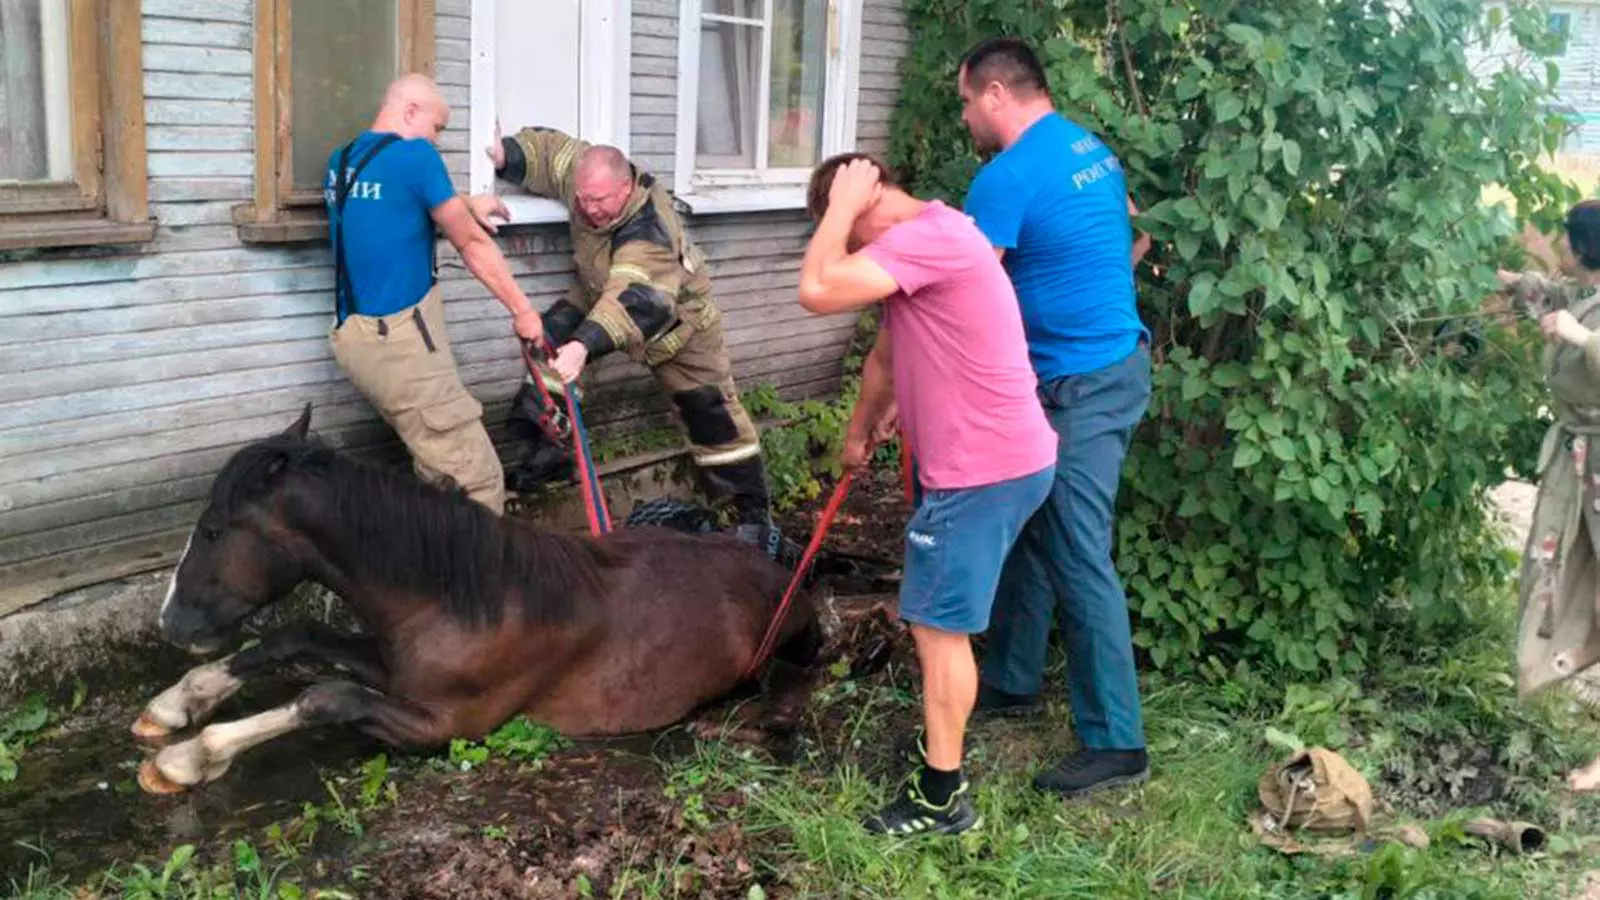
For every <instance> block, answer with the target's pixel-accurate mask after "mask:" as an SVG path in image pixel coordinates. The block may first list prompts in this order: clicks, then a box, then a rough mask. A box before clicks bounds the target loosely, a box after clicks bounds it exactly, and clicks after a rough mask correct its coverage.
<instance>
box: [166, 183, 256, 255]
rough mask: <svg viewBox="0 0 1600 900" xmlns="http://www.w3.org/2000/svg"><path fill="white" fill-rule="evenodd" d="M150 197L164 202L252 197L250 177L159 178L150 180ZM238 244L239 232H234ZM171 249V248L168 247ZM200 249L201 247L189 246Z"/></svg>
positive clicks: (241, 199) (236, 200) (239, 199)
mask: <svg viewBox="0 0 1600 900" xmlns="http://www.w3.org/2000/svg"><path fill="white" fill-rule="evenodd" d="M150 199H151V200H158V201H164V202H183V201H195V200H233V201H235V202H238V201H243V200H249V199H250V179H248V178H184V179H177V178H157V179H154V180H152V181H151V182H150ZM234 237H235V240H234V241H233V243H232V244H226V245H222V246H234V245H237V244H238V240H237V237H238V232H237V231H235V232H234ZM167 249H168V250H170V249H171V248H167ZM188 249H199V248H194V247H191V248H188Z"/></svg>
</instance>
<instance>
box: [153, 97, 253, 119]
mask: <svg viewBox="0 0 1600 900" xmlns="http://www.w3.org/2000/svg"><path fill="white" fill-rule="evenodd" d="M144 116H145V121H146V122H148V123H149V124H151V125H249V124H251V122H250V104H249V103H248V102H244V101H237V100H146V101H145V104H144Z"/></svg>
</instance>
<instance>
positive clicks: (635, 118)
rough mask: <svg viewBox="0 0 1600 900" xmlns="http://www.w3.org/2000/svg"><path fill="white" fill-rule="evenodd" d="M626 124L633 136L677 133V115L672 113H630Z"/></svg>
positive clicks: (671, 134)
mask: <svg viewBox="0 0 1600 900" xmlns="http://www.w3.org/2000/svg"><path fill="white" fill-rule="evenodd" d="M628 124H629V126H630V127H631V129H632V131H633V134H634V136H635V137H638V136H639V135H645V134H663V135H667V136H669V137H671V136H673V135H676V134H677V133H678V116H677V114H676V113H674V114H672V115H640V114H639V113H631V114H629V116H628Z"/></svg>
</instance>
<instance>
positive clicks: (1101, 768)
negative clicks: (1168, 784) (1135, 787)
mask: <svg viewBox="0 0 1600 900" xmlns="http://www.w3.org/2000/svg"><path fill="white" fill-rule="evenodd" d="M1149 777H1150V758H1149V756H1148V754H1146V753H1145V751H1143V750H1080V751H1079V752H1077V753H1075V754H1073V755H1071V756H1069V757H1067V758H1066V759H1064V760H1062V761H1061V762H1060V764H1058V765H1057V766H1056V767H1055V768H1053V769H1048V770H1046V771H1043V772H1040V773H1039V774H1038V775H1036V776H1034V779H1033V786H1034V787H1036V788H1038V789H1039V790H1041V791H1050V792H1051V793H1056V794H1060V795H1062V796H1064V797H1082V796H1084V795H1086V794H1092V793H1095V792H1096V791H1102V790H1105V789H1107V788H1114V787H1121V786H1123V785H1129V784H1138V783H1140V782H1142V781H1144V780H1145V779H1146V778H1149Z"/></svg>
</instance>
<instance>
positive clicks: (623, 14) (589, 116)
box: [467, 0, 633, 225]
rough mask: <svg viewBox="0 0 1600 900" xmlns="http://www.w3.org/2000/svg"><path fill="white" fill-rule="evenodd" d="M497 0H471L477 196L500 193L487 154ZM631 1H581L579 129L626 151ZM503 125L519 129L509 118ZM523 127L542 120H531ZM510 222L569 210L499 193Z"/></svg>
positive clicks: (472, 180)
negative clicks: (485, 151) (485, 149)
mask: <svg viewBox="0 0 1600 900" xmlns="http://www.w3.org/2000/svg"><path fill="white" fill-rule="evenodd" d="M498 2H499V0H472V68H471V73H470V77H471V79H472V88H471V104H472V106H471V110H470V115H469V120H470V124H469V131H470V133H471V141H472V152H471V154H470V158H471V162H469V163H468V168H467V182H468V186H469V189H470V190H471V191H472V193H474V194H483V193H492V192H496V189H497V184H496V182H497V179H496V178H495V175H494V164H493V163H491V162H490V161H489V158H488V156H486V155H485V154H484V152H483V149H484V148H485V147H488V146H489V144H491V143H492V142H493V141H494V124H495V122H494V119H495V102H494V98H495V96H496V86H497V85H496V82H497V73H498V69H497V68H496V64H495V38H496V35H497V32H496V24H495V19H496V15H495V8H496V5H497V3H498ZM519 2H532V0H519ZM630 7H631V0H583V3H582V6H581V11H580V13H579V17H580V18H579V21H580V26H579V27H580V31H581V33H582V35H583V37H582V40H583V46H582V48H581V51H580V55H579V59H580V63H579V66H580V71H579V77H578V92H579V93H578V122H579V127H578V132H579V133H578V134H577V135H575V137H579V138H581V139H583V140H586V141H589V142H590V143H594V144H610V145H612V146H614V147H616V148H617V149H619V150H621V151H622V152H623V153H627V152H628V133H629V127H628V109H629V104H628V98H629V93H630V80H631V74H632V71H633V67H632V63H631V56H632V52H633V42H632V39H631V32H632V11H631V9H630ZM501 124H502V125H504V126H505V127H506V128H515V127H518V125H517V124H513V123H510V122H503V123H501ZM519 124H522V125H531V124H537V123H532V122H524V123H519ZM502 196H503V199H504V200H505V204H506V208H507V209H508V210H509V211H510V212H511V224H513V225H531V224H541V223H549V222H565V221H567V208H566V207H565V206H564V205H562V204H561V203H558V202H557V201H555V200H550V199H548V198H545V197H535V196H533V195H531V194H528V193H526V192H523V191H518V192H514V193H505V194H503V195H502Z"/></svg>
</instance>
